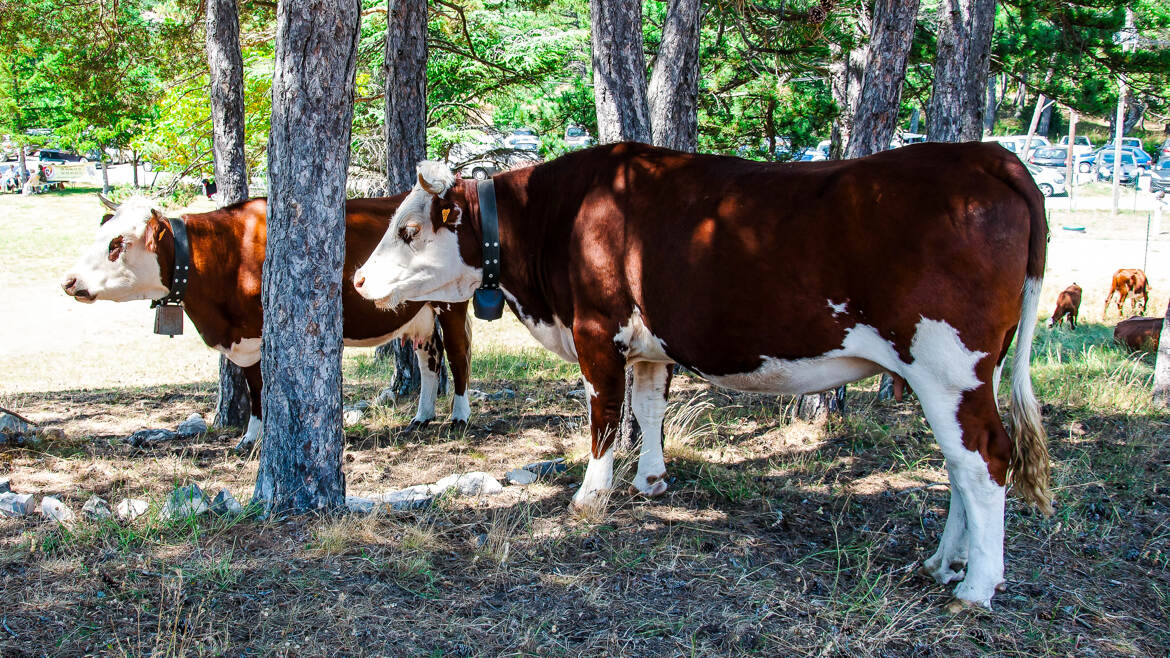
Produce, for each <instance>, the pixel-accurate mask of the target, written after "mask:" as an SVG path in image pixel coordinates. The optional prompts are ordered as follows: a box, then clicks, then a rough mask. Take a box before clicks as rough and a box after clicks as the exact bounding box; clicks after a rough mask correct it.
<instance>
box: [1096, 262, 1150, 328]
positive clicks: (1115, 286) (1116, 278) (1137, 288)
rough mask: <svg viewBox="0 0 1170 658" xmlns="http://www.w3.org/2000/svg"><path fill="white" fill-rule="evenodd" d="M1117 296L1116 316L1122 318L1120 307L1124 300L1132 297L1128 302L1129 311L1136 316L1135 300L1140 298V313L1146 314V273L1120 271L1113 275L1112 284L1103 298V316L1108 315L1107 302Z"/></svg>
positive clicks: (1123, 312) (1147, 300) (1147, 282)
mask: <svg viewBox="0 0 1170 658" xmlns="http://www.w3.org/2000/svg"><path fill="white" fill-rule="evenodd" d="M1113 295H1117V315H1119V316H1124V315H1125V311H1124V310H1123V309H1122V306H1123V305H1124V304H1125V298H1126V297H1128V296H1129V295H1133V298H1132V299H1131V300H1130V311H1131V312H1132V313H1134V314H1137V313H1138V312H1139V311H1138V308H1137V300H1138V297H1141V298H1142V309H1141V311H1140V312H1141V313H1145V312H1146V304H1147V303H1149V301H1150V283H1149V281H1147V280H1146V273H1145V272H1143V271H1142V270H1139V269H1121V270H1117V271H1116V272H1114V273H1113V282H1112V284H1111V286H1110V288H1109V295H1108V296H1107V297H1105V314H1106V315H1108V314H1109V300H1111V299H1113Z"/></svg>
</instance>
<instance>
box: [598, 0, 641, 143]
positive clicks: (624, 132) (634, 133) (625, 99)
mask: <svg viewBox="0 0 1170 658" xmlns="http://www.w3.org/2000/svg"><path fill="white" fill-rule="evenodd" d="M589 8H590V15H591V17H592V34H593V40H592V44H593V45H592V47H593V98H594V104H595V105H596V106H597V133H598V142H599V143H601V144H609V143H612V142H620V141H625V140H633V141H637V142H646V143H649V142H650V140H651V139H652V138H653V133H652V131H651V129H650V107H649V104H648V103H647V101H646V65H645V61H644V59H643V54H642V52H643V45H642V44H643V41H642V3H641V2H640V1H639V0H590V2H589Z"/></svg>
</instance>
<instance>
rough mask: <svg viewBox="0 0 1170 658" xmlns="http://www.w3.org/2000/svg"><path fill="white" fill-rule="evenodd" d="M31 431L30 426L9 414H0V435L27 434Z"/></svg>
mask: <svg viewBox="0 0 1170 658" xmlns="http://www.w3.org/2000/svg"><path fill="white" fill-rule="evenodd" d="M32 431H33V427H32V425H29V424H28V423H26V422H24V421H23V420H21V419H20V418H18V417H16V416H14V415H12V414H10V413H0V434H9V435H17V434H28V433H30V432H32Z"/></svg>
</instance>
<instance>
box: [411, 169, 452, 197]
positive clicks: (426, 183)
mask: <svg viewBox="0 0 1170 658" xmlns="http://www.w3.org/2000/svg"><path fill="white" fill-rule="evenodd" d="M418 185H419V187H421V188H422V189H423V190H426V192H427V193H429V194H433V195H435V196H437V197H442V196H445V195H446V194H447V190H449V189H451V188H452V187H454V186H455V175H454V174H452V173H451V170H450V169H448V168H447V165H445V164H443V163H442V162H435V161H433V160H424V161H422V162H420V163H418Z"/></svg>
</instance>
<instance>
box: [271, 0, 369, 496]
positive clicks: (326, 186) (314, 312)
mask: <svg viewBox="0 0 1170 658" xmlns="http://www.w3.org/2000/svg"><path fill="white" fill-rule="evenodd" d="M360 23H361V6H360V4H359V3H358V1H357V0H280V3H279V5H278V6H277V10H276V66H275V71H274V74H273V80H272V99H273V103H272V129H271V132H270V134H269V138H268V161H269V165H268V168H269V181H270V190H271V196H270V199H269V203H268V245H267V256H266V259H265V263H264V276H263V285H262V288H261V299H262V303H263V305H264V329H263V344H262V346H261V359H260V366H261V372H262V373H263V376H264V394H263V407H264V408H263V411H264V413H263V417H264V441H265V442H266V444H267V445H266V447H265V449H264V451H263V452H261V454H260V467H259V471H258V472H257V475H256V489H255V493H254V494H253V500H256V501H260V502H261V503H262V504H263V505H265V507H266V508H267V512H268V513H269V514H273V513H280V512H285V511H292V512H301V511H310V510H322V509H337V508H340V507H341V506H342V505H343V504H344V502H345V478H344V476H343V474H342V472H341V457H342V452H343V451H344V441H343V435H342V427H341V341H342V330H341V287H342V285H343V281H342V277H341V272H342V265H343V264H344V262H345V179H346V172H347V171H348V170H349V142H350V130H351V127H352V124H353V92H354V72H355V62H356V61H357V43H358V37H359V34H360V30H359V26H360Z"/></svg>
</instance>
